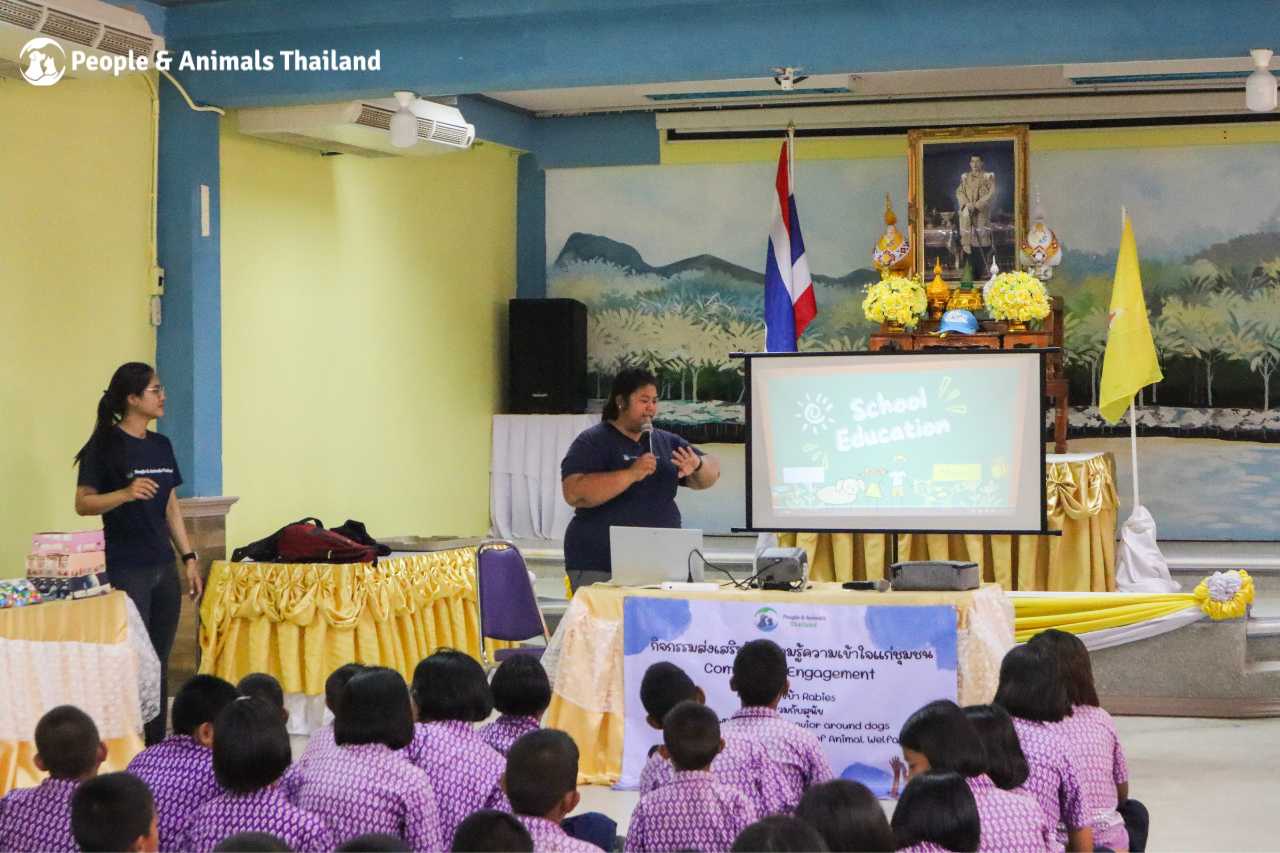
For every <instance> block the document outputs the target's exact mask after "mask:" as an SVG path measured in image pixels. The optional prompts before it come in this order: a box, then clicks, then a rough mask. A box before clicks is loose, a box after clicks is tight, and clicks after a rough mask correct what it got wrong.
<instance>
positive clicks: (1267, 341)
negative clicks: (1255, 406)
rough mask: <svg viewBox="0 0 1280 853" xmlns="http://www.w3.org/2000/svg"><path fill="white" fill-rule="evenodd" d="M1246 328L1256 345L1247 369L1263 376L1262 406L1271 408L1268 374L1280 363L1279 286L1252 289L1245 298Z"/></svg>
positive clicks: (1266, 408)
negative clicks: (1250, 293) (1247, 297)
mask: <svg viewBox="0 0 1280 853" xmlns="http://www.w3.org/2000/svg"><path fill="white" fill-rule="evenodd" d="M1244 322H1245V328H1246V329H1247V331H1248V334H1249V335H1250V336H1251V337H1252V338H1253V341H1254V343H1255V344H1256V346H1257V349H1256V351H1255V352H1254V353H1253V354H1252V357H1251V358H1250V359H1249V369H1250V370H1252V371H1253V372H1254V373H1257V374H1258V375H1259V376H1261V377H1262V410H1263V411H1264V412H1269V411H1271V374H1272V373H1274V372H1275V370H1276V368H1277V367H1280V287H1276V286H1272V287H1267V288H1264V289H1262V290H1259V291H1257V292H1255V293H1254V294H1253V295H1252V296H1251V297H1249V299H1248V303H1247V307H1246V311H1245V317H1244Z"/></svg>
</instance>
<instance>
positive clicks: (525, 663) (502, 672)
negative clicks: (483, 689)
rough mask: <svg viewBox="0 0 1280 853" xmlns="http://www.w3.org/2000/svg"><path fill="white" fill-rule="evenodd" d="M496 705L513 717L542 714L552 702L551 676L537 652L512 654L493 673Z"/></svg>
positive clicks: (494, 701) (539, 715)
mask: <svg viewBox="0 0 1280 853" xmlns="http://www.w3.org/2000/svg"><path fill="white" fill-rule="evenodd" d="M491 687H492V690H493V707H495V708H497V709H498V711H500V712H501V713H503V714H510V715H511V716H513V717H541V716H542V712H543V711H545V710H547V706H548V705H550V704H551V680H550V679H548V678H547V671H546V670H545V669H543V668H542V662H541V661H539V660H538V659H537V658H536V657H534V656H533V655H512V656H511V657H509V658H507V659H506V660H504V661H503V662H502V665H501V666H499V667H498V671H497V672H495V673H494V674H493V683H492V685H491Z"/></svg>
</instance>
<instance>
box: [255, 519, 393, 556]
mask: <svg viewBox="0 0 1280 853" xmlns="http://www.w3.org/2000/svg"><path fill="white" fill-rule="evenodd" d="M278 550H279V553H280V560H281V561H282V562H286V563H374V562H377V558H378V549H377V547H376V546H371V545H361V544H360V543H359V542H357V541H355V540H354V539H349V538H347V537H346V536H343V535H342V534H341V533H335V532H333V531H332V530H325V529H324V528H323V527H321V526H319V525H316V524H310V523H301V522H300V523H298V524H290V525H288V526H286V527H285V528H284V529H283V530H281V531H280V540H279V544H278Z"/></svg>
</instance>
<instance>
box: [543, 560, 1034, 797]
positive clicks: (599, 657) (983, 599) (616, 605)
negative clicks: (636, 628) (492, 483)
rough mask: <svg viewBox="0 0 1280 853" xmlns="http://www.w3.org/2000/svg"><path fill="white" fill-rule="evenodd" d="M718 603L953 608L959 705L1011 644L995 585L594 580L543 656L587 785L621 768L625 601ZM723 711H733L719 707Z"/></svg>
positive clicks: (557, 716)
mask: <svg viewBox="0 0 1280 853" xmlns="http://www.w3.org/2000/svg"><path fill="white" fill-rule="evenodd" d="M637 595H642V596H648V597H654V598H684V599H715V600H719V601H752V602H761V603H763V602H780V601H787V602H798V601H799V602H804V603H806V604H837V605H868V606H874V605H896V606H924V605H953V606H955V608H956V620H957V626H956V627H957V636H956V639H957V646H958V648H957V650H956V651H957V653H958V659H959V671H958V676H957V696H958V698H959V701H960V702H961V704H966V705H971V704H983V703H986V702H990V701H991V699H992V698H993V697H994V696H995V692H996V686H997V684H998V682H999V677H1000V661H1001V660H1003V659H1004V655H1005V652H1007V651H1008V650H1009V649H1010V648H1012V647H1013V624H1014V623H1013V605H1012V603H1011V602H1010V600H1009V597H1008V596H1007V595H1005V593H1004V591H1003V590H1002V589H1001V588H1000V587H999V586H997V585H996V584H984V585H983V586H982V588H981V589H977V590H972V591H969V592H888V593H876V592H855V591H849V590H845V589H842V588H841V587H840V585H839V584H835V583H819V584H814V585H813V587H812V588H811V589H808V590H805V591H804V592H801V593H794V592H785V591H770V590H738V589H732V588H721V589H720V590H717V591H715V592H687V591H683V590H680V591H676V590H658V589H640V588H626V587H614V586H606V585H603V584H596V585H594V586H585V587H582V588H580V589H579V590H578V592H577V594H576V595H575V596H574V597H573V601H572V602H570V603H569V609H568V610H567V611H566V612H565V615H564V618H563V619H562V620H561V622H560V625H559V627H558V628H557V629H556V633H555V635H554V636H553V637H552V638H551V642H550V644H548V647H547V651H546V654H544V655H543V658H542V660H543V665H544V666H545V667H546V669H547V673H548V675H550V676H551V679H552V696H551V706H550V707H549V708H548V709H547V714H546V716H545V717H544V719H543V725H544V726H546V727H547V728H555V729H561V730H562V731H565V732H568V733H569V735H570V736H571V737H572V738H573V739H574V741H575V742H576V743H577V745H578V752H579V758H578V776H579V781H580V782H582V783H584V784H600V785H603V784H613V783H614V782H616V781H617V780H618V776H619V774H620V773H621V771H622V737H623V734H622V733H623V684H622V668H623V643H622V640H623V637H622V633H623V625H622V609H623V601H624V600H625V599H626V598H627V597H628V596H637ZM715 710H716V711H717V712H718V713H719V714H720V715H721V716H726V715H728V714H729V713H730V712H731V711H732V710H734V709H731V708H716V709H715Z"/></svg>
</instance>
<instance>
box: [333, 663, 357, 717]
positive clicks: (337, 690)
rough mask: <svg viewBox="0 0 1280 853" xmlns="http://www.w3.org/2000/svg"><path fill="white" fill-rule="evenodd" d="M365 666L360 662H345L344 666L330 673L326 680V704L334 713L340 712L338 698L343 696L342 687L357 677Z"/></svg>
mask: <svg viewBox="0 0 1280 853" xmlns="http://www.w3.org/2000/svg"><path fill="white" fill-rule="evenodd" d="M364 670H365V667H364V666H363V665H361V664H358V663H344V664H343V665H342V666H340V667H338V668H337V669H335V670H334V671H333V672H331V673H329V677H328V678H326V679H325V680H324V704H325V707H326V708H328V709H329V710H330V711H331V712H332V713H334V714H337V713H338V700H339V699H341V698H342V688H344V687H346V686H347V682H348V681H350V680H351V679H353V678H355V677H356V676H357V675H358V674H360V673H361V672H364Z"/></svg>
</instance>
